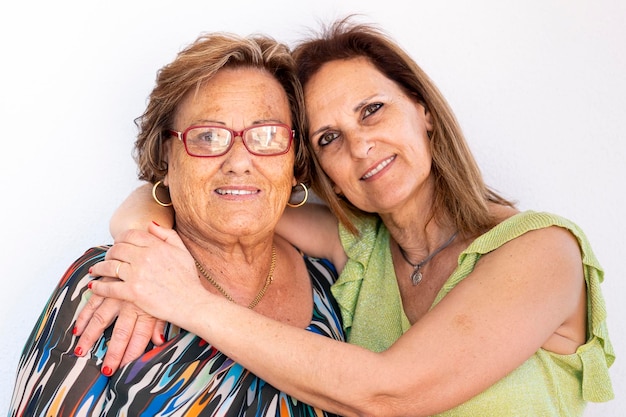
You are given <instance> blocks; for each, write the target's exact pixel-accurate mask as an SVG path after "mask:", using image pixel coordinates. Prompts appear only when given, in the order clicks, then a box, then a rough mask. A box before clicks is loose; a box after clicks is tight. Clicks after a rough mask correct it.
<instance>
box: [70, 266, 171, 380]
mask: <svg viewBox="0 0 626 417" xmlns="http://www.w3.org/2000/svg"><path fill="white" fill-rule="evenodd" d="M101 279H102V280H103V281H111V280H115V279H114V278H107V277H103V278H101ZM116 318H117V321H115V326H114V328H113V333H112V335H111V340H110V341H109V344H108V348H107V352H106V355H105V357H104V362H103V363H102V373H103V374H105V375H107V376H109V375H111V374H113V373H114V372H115V371H116V370H117V369H118V368H119V367H120V366H124V365H125V364H127V363H128V362H130V361H132V360H134V359H137V358H138V357H139V356H141V355H142V354H143V353H144V352H145V350H146V347H147V346H148V343H149V342H150V339H152V343H154V344H155V345H157V346H158V345H161V344H162V343H163V342H164V341H165V337H164V335H163V333H164V328H165V322H164V321H163V320H157V319H156V318H154V317H152V316H150V315H148V314H146V313H145V312H143V311H142V310H140V309H139V308H137V307H135V305H134V304H132V303H129V302H127V301H122V300H118V299H115V298H104V297H100V296H98V295H95V294H92V296H91V297H90V298H89V301H88V302H87V304H86V305H85V307H84V308H83V309H82V310H81V312H80V314H79V315H78V318H77V319H76V325H75V327H74V334H76V335H77V336H80V338H79V339H78V344H77V346H76V349H75V353H76V354H77V355H78V356H82V355H83V354H84V353H85V352H87V351H88V350H90V349H91V348H92V347H93V345H94V343H95V342H96V341H97V340H98V339H99V338H100V336H102V333H104V330H105V329H106V328H107V327H109V326H110V325H111V323H113V321H114V320H115V319H116Z"/></svg>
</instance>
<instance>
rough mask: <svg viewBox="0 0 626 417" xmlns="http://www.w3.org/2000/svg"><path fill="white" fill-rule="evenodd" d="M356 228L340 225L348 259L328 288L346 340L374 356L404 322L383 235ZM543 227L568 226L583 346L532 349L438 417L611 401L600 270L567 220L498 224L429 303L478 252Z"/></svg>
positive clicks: (528, 216) (555, 412) (563, 412)
mask: <svg viewBox="0 0 626 417" xmlns="http://www.w3.org/2000/svg"><path fill="white" fill-rule="evenodd" d="M355 224H356V226H357V228H358V229H359V231H360V236H354V235H352V234H350V232H348V231H347V230H345V229H344V228H343V227H341V226H340V236H341V241H342V244H343V247H344V249H345V250H346V253H347V254H348V262H347V263H346V265H345V267H344V269H343V271H342V273H341V275H340V276H339V279H338V280H337V282H336V283H335V284H334V286H333V288H332V291H333V294H334V295H335V297H336V298H337V301H338V303H339V305H340V307H341V312H342V316H343V321H344V327H345V329H346V336H347V338H348V341H349V342H350V343H353V344H356V345H359V346H363V347H365V348H367V349H370V350H373V351H376V352H380V351H382V350H385V349H387V348H388V347H389V346H391V345H392V344H393V343H394V342H395V341H396V340H397V339H398V338H399V337H400V336H401V335H402V334H403V333H404V332H406V331H407V330H408V328H409V327H410V323H409V320H408V318H407V317H406V315H405V314H404V310H403V308H402V300H401V298H400V291H399V289H398V284H397V281H396V276H395V272H394V268H393V262H392V258H391V251H390V249H389V231H388V230H387V229H386V228H385V226H384V225H383V223H382V221H381V220H380V219H378V218H374V217H369V218H363V219H358V220H357V221H356V222H355ZM550 226H559V227H563V228H566V229H568V230H569V231H570V232H571V233H572V234H573V235H574V236H576V238H577V239H578V242H579V244H580V247H581V251H582V263H583V265H584V274H585V281H586V283H587V303H588V304H587V305H588V307H587V316H588V332H589V337H588V339H587V342H586V343H585V344H584V345H582V346H580V347H579V348H578V349H577V351H576V353H574V354H571V355H559V354H556V353H553V352H550V351H547V350H543V349H539V350H538V351H537V352H535V354H534V355H533V356H532V357H530V358H529V359H528V360H527V361H526V362H524V363H523V364H522V365H521V366H520V367H519V368H517V369H516V370H514V371H513V372H512V373H510V374H509V375H507V376H506V377H505V378H503V379H501V380H500V381H499V382H497V383H496V384H495V385H493V386H491V387H490V388H488V389H487V390H486V391H484V392H482V393H481V394H479V395H477V396H476V397H474V398H472V399H471V400H469V401H467V402H465V403H464V404H461V405H460V406H458V407H456V408H454V409H452V410H449V411H447V412H445V413H442V414H440V415H441V416H452V415H454V416H459V415H462V416H481V417H485V416H491V415H493V416H529V415H541V416H580V415H582V413H583V410H584V407H585V404H586V402H587V401H593V402H601V401H608V400H610V399H612V398H613V396H614V394H613V388H612V386H611V380H610V377H609V373H608V368H609V367H610V366H611V365H612V364H613V361H614V360H615V354H614V352H613V347H612V346H611V343H610V341H609V336H608V331H607V327H606V308H605V303H604V299H603V297H602V293H601V291H600V283H601V282H602V281H603V275H604V273H603V271H602V268H601V266H600V264H599V263H598V261H597V259H596V257H595V255H594V254H593V252H592V250H591V246H590V244H589V242H588V240H587V238H586V236H585V234H584V233H583V231H582V230H581V229H580V228H579V227H578V226H577V225H575V224H574V223H572V222H570V221H569V220H567V219H564V218H562V217H559V216H556V215H553V214H549V213H538V212H534V211H526V212H523V213H519V214H517V215H515V216H513V217H511V218H509V219H507V220H505V221H504V222H502V223H500V224H499V225H497V226H496V227H494V228H493V229H492V230H490V231H489V232H487V233H485V234H484V235H482V236H480V237H479V238H477V239H476V240H475V241H474V242H472V244H471V245H469V247H468V248H467V249H465V250H464V251H463V252H462V253H461V254H460V255H459V261H458V266H457V268H456V269H455V271H454V272H453V273H452V275H451V276H450V277H449V278H448V279H447V281H446V282H445V283H444V285H443V287H442V288H441V290H440V291H439V294H438V295H437V297H436V299H435V301H434V303H433V306H434V305H436V304H437V303H438V302H439V301H441V299H442V298H443V297H445V296H446V294H447V293H448V292H450V291H451V290H452V289H453V288H454V287H455V286H456V285H457V284H458V283H459V282H461V281H462V280H463V279H464V278H465V277H466V276H467V275H469V273H470V272H472V270H473V269H474V266H475V265H476V262H477V261H478V259H480V257H481V255H482V254H484V253H488V252H491V251H492V250H495V249H497V248H498V247H500V246H502V245H503V244H505V243H506V242H508V241H510V240H512V239H515V238H516V237H518V236H521V235H522V234H524V233H526V232H528V231H531V230H535V229H542V228H546V227H550ZM433 306H431V308H432V307H433Z"/></svg>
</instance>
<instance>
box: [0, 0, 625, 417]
mask: <svg viewBox="0 0 626 417" xmlns="http://www.w3.org/2000/svg"><path fill="white" fill-rule="evenodd" d="M407 4H411V9H413V10H412V11H410V10H408V8H407V7H408V6H407ZM352 12H359V13H363V14H364V15H365V20H367V21H370V22H375V23H378V24H380V25H381V26H382V27H383V28H384V29H385V30H387V31H388V32H389V33H390V34H391V35H392V36H393V37H395V39H396V40H398V41H399V42H400V43H401V44H402V45H403V46H404V47H405V48H406V49H408V50H409V51H410V53H411V54H412V55H413V56H414V57H415V58H416V60H417V62H418V63H419V64H420V65H422V66H423V68H424V69H425V70H426V71H427V72H428V73H429V74H430V75H431V76H432V78H433V79H434V80H435V82H436V83H437V84H438V85H439V87H440V88H441V89H442V91H443V93H444V94H445V95H446V96H447V98H448V99H449V101H450V103H451V105H452V107H453V108H454V109H455V111H456V114H457V116H458V118H459V120H460V122H461V124H462V126H463V127H464V129H465V132H466V134H467V137H468V139H469V142H470V145H471V146H472V148H473V150H474V151H475V154H476V156H477V158H478V160H479V162H480V164H481V166H482V169H483V172H484V175H485V177H486V179H487V181H488V183H490V184H491V185H492V186H493V187H495V188H496V189H498V190H499V191H501V192H502V193H503V194H505V195H506V196H508V197H510V198H513V199H515V200H517V201H519V204H520V207H521V208H524V209H525V208H532V209H537V210H547V211H553V212H556V213H559V214H562V215H564V216H566V217H569V218H570V219H572V220H574V221H575V222H577V223H578V224H579V225H581V226H582V227H583V228H584V229H585V231H586V232H587V234H588V236H589V238H590V239H591V241H592V243H593V245H594V248H595V250H596V252H597V255H598V257H599V259H600V261H601V263H602V264H603V266H604V268H605V270H606V281H605V284H604V285H603V288H604V294H605V295H606V299H607V303H608V311H609V326H610V331H611V336H612V339H613V342H614V345H615V348H616V351H617V353H618V355H619V356H618V359H617V362H616V364H615V365H614V366H613V368H611V374H612V376H613V378H614V388H615V392H616V397H617V398H616V399H615V400H614V401H612V402H609V403H606V404H598V405H595V404H591V405H590V406H589V407H588V410H587V413H586V415H587V416H618V415H620V416H621V415H624V411H623V410H624V409H626V399H625V398H624V393H625V392H626V366H625V365H624V360H625V358H626V332H625V326H624V323H623V320H624V317H625V313H626V310H625V309H626V307H625V304H624V301H623V300H624V296H625V295H626V281H625V280H624V277H623V264H624V261H623V259H624V249H626V245H625V244H624V243H625V236H626V222H625V220H624V219H625V216H624V214H623V211H624V209H623V206H624V203H625V197H624V192H625V191H626V189H625V187H624V185H623V183H624V180H626V169H625V168H624V167H625V161H626V143H625V142H626V133H625V132H626V104H625V103H626V52H625V51H626V3H625V2H623V1H620V0H613V1H610V0H593V1H592V0H588V1H583V0H569V1H567V0H561V1H559V0H527V1H524V2H510V1H501V0H477V1H471V2H468V1H464V0H453V1H429V2H426V1H415V2H406V1H394V0H385V1H373V0H358V1H357V0H354V1H344V2H338V1H332V0H316V1H311V2H303V1H294V0H291V1H286V0H267V1H264V2H263V1H252V0H250V1H244V0H228V1H209V0H205V1H176V2H167V1H163V0H150V1H148V0H146V1H124V2H122V1H107V2H82V1H73V2H72V1H66V2H60V1H56V2H48V1H34V2H32V1H31V2H28V1H25V2H17V1H13V2H11V1H7V2H3V3H2V5H1V6H0V16H2V17H1V18H0V20H1V22H2V24H0V54H1V64H0V74H1V76H0V126H1V128H2V137H3V139H2V147H1V149H2V151H1V157H2V163H1V164H0V191H1V192H2V195H3V198H2V202H1V203H0V207H1V210H2V211H1V214H2V219H3V220H4V222H3V223H4V225H3V227H2V228H1V229H0V230H1V235H0V237H1V239H2V245H3V246H2V250H1V251H0V277H1V279H2V281H1V284H0V285H1V286H2V291H0V326H1V328H0V335H2V336H3V338H4V342H3V347H2V349H0V364H1V366H2V369H3V372H2V374H3V376H2V377H1V378H0V413H2V411H1V410H2V409H5V408H6V407H7V405H8V402H9V399H10V395H11V390H12V384H13V375H14V371H15V366H16V364H17V362H18V359H19V354H20V351H21V348H22V344H23V342H24V340H25V339H26V337H27V336H28V334H29V332H30V329H31V327H32V325H33V323H34V321H35V320H36V318H37V316H38V315H39V312H40V310H41V308H42V307H43V305H44V303H45V302H46V300H47V297H48V295H49V293H50V291H51V290H52V289H53V287H54V286H55V284H56V282H57V280H58V279H59V277H60V276H61V275H62V274H63V272H64V271H65V269H66V268H67V266H69V264H70V263H71V262H72V261H73V260H74V259H75V258H76V257H78V256H79V255H80V254H81V253H82V252H83V251H84V250H85V249H86V248H88V247H89V246H91V245H98V244H102V243H109V242H110V241H111V239H110V237H109V235H108V219H109V216H110V215H111V213H112V212H113V210H114V208H115V207H116V206H117V205H118V204H119V203H120V202H121V200H122V199H123V198H124V197H125V196H126V195H127V194H128V193H129V192H130V191H131V190H132V189H133V188H134V187H135V186H136V185H137V184H138V183H137V181H136V179H135V172H136V171H135V164H134V162H133V160H132V158H131V156H130V152H131V147H132V143H133V140H134V135H135V133H136V130H135V127H134V125H133V119H134V118H135V117H137V116H139V115H140V114H141V112H142V110H143V108H144V105H145V103H146V97H147V96H148V94H149V91H150V90H151V88H152V86H153V82H154V78H155V72H156V70H157V69H158V68H159V67H161V66H162V65H164V64H166V63H168V62H169V61H171V60H172V59H173V58H174V56H175V54H176V53H177V52H178V51H179V49H180V48H181V47H183V46H184V45H186V44H188V43H190V42H191V41H193V40H194V39H195V38H196V36H197V35H198V34H199V33H200V32H202V31H214V30H227V31H233V32H238V33H241V34H248V33H251V32H256V31H260V32H265V33H268V34H271V35H273V36H274V37H276V38H278V39H281V40H285V41H287V42H290V43H291V42H294V41H295V40H297V39H299V38H300V37H301V34H302V33H304V30H305V28H306V27H317V24H316V22H317V21H318V20H323V21H328V20H329V19H332V18H335V17H338V16H343V15H344V14H347V13H352ZM528 261H529V262H532V259H529V260H528ZM620 266H622V267H620Z"/></svg>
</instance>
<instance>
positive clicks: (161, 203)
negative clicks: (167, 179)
mask: <svg viewBox="0 0 626 417" xmlns="http://www.w3.org/2000/svg"><path fill="white" fill-rule="evenodd" d="M162 183H163V181H157V182H156V184H154V185H153V186H152V198H154V201H156V202H157V204H158V205H159V206H161V207H170V206H171V205H172V202H171V201H170V202H169V203H164V202H162V201H161V200H159V197H157V188H158V187H159V184H162ZM163 188H167V187H165V185H164V186H163Z"/></svg>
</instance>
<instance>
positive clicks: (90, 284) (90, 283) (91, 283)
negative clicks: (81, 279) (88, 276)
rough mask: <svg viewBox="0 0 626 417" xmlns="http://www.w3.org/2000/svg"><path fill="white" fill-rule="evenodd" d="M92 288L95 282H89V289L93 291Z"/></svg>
mask: <svg viewBox="0 0 626 417" xmlns="http://www.w3.org/2000/svg"><path fill="white" fill-rule="evenodd" d="M92 286H93V281H89V284H87V288H89V289H91V287H92Z"/></svg>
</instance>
